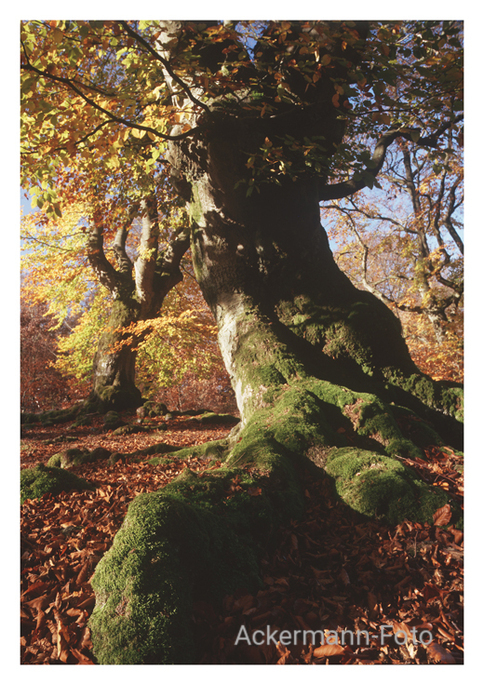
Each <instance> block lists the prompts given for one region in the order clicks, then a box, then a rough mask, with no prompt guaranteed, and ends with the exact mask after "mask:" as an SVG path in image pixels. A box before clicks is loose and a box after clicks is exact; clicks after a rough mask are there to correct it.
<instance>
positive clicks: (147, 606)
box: [24, 378, 459, 664]
mask: <svg viewBox="0 0 484 685" xmlns="http://www.w3.org/2000/svg"><path fill="white" fill-rule="evenodd" d="M271 400H272V402H273V406H267V407H266V408H263V409H261V410H259V411H258V412H256V413H254V414H253V416H252V418H251V419H249V421H248V422H247V424H246V425H245V426H244V427H243V428H242V427H241V426H240V425H239V426H235V428H234V429H232V430H231V431H230V432H229V430H230V427H227V428H225V432H224V437H223V438H222V439H216V440H212V441H210V440H209V441H207V442H203V441H201V444H199V445H195V446H193V445H192V446H190V447H187V448H183V447H182V445H180V444H179V445H177V446H176V447H175V446H174V445H170V444H169V443H168V442H163V443H159V442H157V440H156V435H157V431H156V428H155V425H154V426H153V429H154V430H153V433H152V435H151V444H148V445H146V440H147V438H148V435H146V434H144V433H143V434H141V435H140V436H136V438H137V439H140V440H144V441H145V446H144V447H143V448H141V446H138V449H137V450H136V451H135V452H133V451H131V453H130V454H127V453H124V454H123V453H122V452H121V450H119V451H118V452H115V451H114V450H113V449H112V448H106V447H104V449H105V452H103V453H102V454H100V453H98V455H97V456H98V457H101V461H103V463H106V464H108V468H116V465H117V464H119V463H127V461H128V460H133V459H134V460H136V461H138V462H139V460H140V459H143V457H144V458H145V459H144V462H143V463H144V464H145V466H146V467H147V468H153V469H156V468H159V469H167V468H168V469H170V467H171V464H173V463H174V461H178V462H179V461H180V460H183V459H191V458H193V457H194V456H195V457H196V458H197V459H198V460H201V461H202V462H203V463H205V464H206V465H207V466H206V468H205V469H204V473H203V475H198V474H197V473H196V472H194V471H193V470H191V469H186V470H185V471H184V472H183V473H182V474H181V475H180V476H179V477H178V478H176V479H175V480H174V481H172V482H171V483H170V484H169V485H166V486H165V487H163V488H162V489H161V490H158V491H155V492H150V493H145V494H142V495H139V496H138V497H136V498H135V499H134V500H133V502H132V503H131V505H130V506H129V508H128V510H127V515H126V517H125V520H124V522H123V525H122V526H121V528H120V530H119V531H118V533H117V535H116V536H115V539H114V544H113V545H112V547H111V549H110V550H109V551H108V552H107V553H106V554H105V555H104V557H103V559H102V560H101V561H100V563H99V564H98V565H97V568H96V572H95V574H94V576H93V578H92V586H93V588H94V590H95V592H96V606H95V608H94V611H93V612H92V615H91V617H90V620H89V628H90V631H91V636H92V641H93V650H94V654H95V658H96V660H97V661H98V662H99V663H103V664H134V663H145V664H148V663H190V662H193V661H196V660H197V658H199V655H198V652H197V644H196V642H195V636H194V631H193V625H192V622H191V618H190V617H191V612H192V604H193V602H194V600H195V598H197V599H198V600H202V601H205V602H208V603H210V604H211V605H213V606H214V607H220V606H221V602H222V601H223V598H224V596H227V595H230V594H232V593H234V592H236V591H237V589H238V588H241V587H244V588H246V589H248V591H250V592H251V593H256V592H257V591H258V589H260V587H261V582H262V577H261V572H260V559H261V557H262V555H263V552H264V550H267V549H268V548H270V545H271V541H272V539H273V536H274V535H275V532H276V531H277V530H278V529H279V528H280V527H281V525H285V524H287V523H288V522H289V521H290V520H297V519H298V518H300V517H301V516H302V515H303V512H304V494H303V493H304V488H303V485H302V479H303V477H305V474H307V473H308V472H309V473H312V477H313V478H315V479H316V480H317V479H318V478H321V476H322V475H323V474H325V475H324V477H325V478H326V479H328V478H329V480H328V483H331V484H332V488H333V492H334V494H335V496H337V497H338V498H339V499H340V501H341V502H342V503H344V505H345V506H347V507H348V508H349V509H350V510H352V511H353V512H354V513H355V515H357V516H360V517H362V520H365V519H366V520H374V519H375V518H376V519H377V520H381V521H382V522H384V523H386V524H388V525H394V524H397V523H398V522H400V521H402V520H405V519H409V520H412V521H415V522H419V523H420V524H424V525H429V524H431V523H432V521H433V517H434V515H435V512H436V511H437V510H440V509H442V508H443V507H444V508H445V506H447V505H448V504H449V503H451V504H452V508H451V509H452V510H449V511H450V516H451V518H450V519H449V521H451V522H452V523H453V524H456V523H457V524H458V517H459V511H458V507H457V506H456V505H455V502H454V501H453V500H452V498H451V497H450V496H449V493H448V492H446V491H445V490H443V489H439V488H437V487H435V486H434V485H429V484H427V483H424V481H423V480H421V479H420V478H419V477H418V475H417V473H416V472H415V470H414V469H413V468H411V465H412V464H420V463H425V460H426V459H427V454H428V449H427V448H428V445H429V444H434V442H433V441H432V438H434V437H435V432H434V431H433V429H432V427H431V426H430V425H426V424H425V422H422V421H419V420H418V417H416V416H415V415H414V414H413V413H412V412H410V411H409V410H406V409H403V408H401V407H397V406H396V405H386V404H384V403H383V402H381V400H379V399H378V398H377V397H376V396H374V395H371V394H368V393H356V392H354V391H350V390H348V389H346V388H344V387H339V386H334V385H331V384H329V383H326V382H323V381H315V380H314V379H307V378H306V379H304V378H303V379H301V380H299V381H294V382H292V383H289V384H285V385H284V386H282V387H281V388H280V389H279V390H278V391H275V392H273V393H272V397H271ZM190 422H191V424H192V426H197V425H198V426H200V425H201V424H200V421H199V419H197V418H196V417H195V418H190V417H183V419H181V420H180V419H178V425H181V424H182V423H184V424H188V423H190ZM128 423H129V422H128ZM31 425H35V424H31ZM73 430H74V429H73ZM76 430H86V431H87V430H92V428H91V429H89V428H88V427H87V426H86V427H82V426H81V427H77V428H76ZM102 430H104V431H106V430H108V428H107V425H106V423H104V425H103V426H102ZM109 434H110V435H112V438H113V439H114V438H115V437H116V439H118V440H126V439H128V436H126V435H125V436H115V435H114V431H112V430H110V431H109ZM158 437H159V436H158ZM167 437H169V431H168V433H167ZM131 439H134V436H133V438H131ZM429 441H430V442H429ZM57 449H58V448H57ZM101 449H103V448H101ZM94 453H95V450H93V449H86V448H85V447H84V448H81V447H80V446H71V447H70V448H69V449H67V450H64V451H63V452H62V451H61V452H58V451H57V453H55V454H54V455H53V457H51V463H54V462H55V463H56V464H57V463H58V466H61V465H62V464H64V466H66V467H68V468H70V469H72V470H74V471H76V469H79V468H81V469H82V468H84V467H91V468H92V467H94V466H95V464H96V463H98V462H97V460H96V459H94V458H93V456H92V455H93V454H94ZM108 454H110V458H109V460H108V461H106V457H107V456H108ZM63 459H64V462H63V461H62V460H63ZM45 468H46V467H42V468H41V470H43V469H45ZM49 468H50V467H49ZM50 471H51V472H54V473H57V472H60V473H61V474H62V475H63V476H66V477H67V478H69V477H70V476H71V475H73V474H72V473H70V472H69V471H67V470H66V469H65V468H55V467H52V468H50ZM24 478H25V476H24ZM62 489H63V490H65V489H66V485H65V483H64V484H63V487H62Z"/></svg>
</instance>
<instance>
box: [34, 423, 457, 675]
mask: <svg viewBox="0 0 484 685" xmlns="http://www.w3.org/2000/svg"><path fill="white" fill-rule="evenodd" d="M229 430H230V429H228V428H227V427H226V426H223V427H222V426H210V427H200V426H199V425H198V424H197V423H196V422H190V421H186V420H184V421H181V420H179V419H178V418H177V419H173V420H170V421H169V422H168V430H167V431H164V432H163V441H167V442H169V443H170V444H173V445H178V446H188V445H196V444H201V443H203V442H207V441H209V440H216V439H220V438H223V437H225V436H226V435H227V433H228V432H229ZM65 431H66V429H65V427H64V428H63V427H58V426H50V427H44V428H42V427H36V428H35V429H32V430H29V431H26V434H25V435H24V439H23V450H22V455H23V458H22V466H32V465H34V464H36V463H39V462H44V463H45V462H46V461H47V460H48V459H49V458H50V456H52V454H55V453H56V452H58V451H60V450H61V449H63V448H64V449H65V446H64V445H63V444H61V445H59V443H61V441H62V436H63V435H64V434H65ZM71 437H74V438H76V440H75V441H72V440H71V441H70V442H69V444H68V445H67V446H79V447H84V448H88V449H93V448H94V447H98V446H103V447H106V448H107V449H109V450H111V451H123V452H124V453H134V452H136V451H137V450H140V449H144V448H146V447H149V446H150V445H152V444H156V443H157V442H159V441H160V435H159V434H151V433H150V434H134V435H127V436H114V435H112V434H111V433H110V432H107V433H106V432H103V431H102V428H101V426H100V423H98V424H97V428H96V424H95V426H94V430H93V428H92V427H91V428H87V427H79V428H77V429H76V431H75V435H73V436H71ZM427 456H428V457H429V462H423V461H422V462H419V463H417V462H414V463H412V464H411V466H412V467H413V468H414V469H415V470H416V471H418V472H419V474H420V475H421V476H422V477H423V478H424V479H425V480H426V481H427V482H430V483H434V484H438V485H442V483H446V484H447V490H448V492H449V494H450V495H451V496H452V497H453V498H454V500H455V501H456V502H458V503H460V504H462V493H463V476H462V474H461V473H459V472H458V471H456V470H455V464H456V459H457V458H456V455H454V454H453V453H452V452H450V451H448V450H446V451H444V450H442V451H440V450H439V449H438V448H432V450H431V451H430V452H429V453H428V454H427ZM409 465H410V464H409ZM207 466H208V464H207V462H206V461H204V460H201V459H199V458H195V457H191V458H188V459H183V460H182V459H176V457H175V458H172V457H170V461H167V463H166V464H165V463H163V464H158V465H157V466H153V465H150V464H148V463H146V462H138V463H136V462H129V461H128V462H127V463H123V462H117V463H116V464H115V465H112V466H110V465H107V462H97V463H94V464H84V465H82V466H79V467H75V468H73V469H72V470H73V471H74V472H75V473H77V475H80V476H82V477H84V478H87V479H88V480H91V481H92V482H94V484H95V485H96V490H95V491H92V492H91V491H83V492H70V493H61V494H60V495H56V496H53V495H51V494H47V495H44V496H43V497H42V498H40V499H38V500H27V501H26V502H25V503H24V505H23V506H22V513H21V552H22V556H21V663H23V664H86V665H87V664H94V663H96V662H95V658H94V656H93V653H92V643H91V638H90V633H89V627H88V619H89V616H90V614H91V612H92V610H93V608H94V604H95V597H94V592H93V590H92V588H91V585H90V583H89V581H90V579H91V577H92V574H93V572H94V569H95V567H96V565H97V563H98V562H99V560H100V559H101V558H102V556H103V555H104V553H105V552H106V551H107V550H108V549H109V547H110V546H111V544H112V541H113V538H114V535H115V534H116V532H117V531H118V529H119V528H120V526H121V524H122V521H123V519H124V517H125V515H126V511H127V507H128V505H129V503H130V502H131V501H132V499H133V498H134V497H136V495H138V494H140V493H142V492H149V491H153V490H157V489H159V488H161V487H163V486H164V485H166V484H167V483H168V482H170V481H171V480H172V479H173V478H175V477H176V476H177V475H179V474H180V473H181V471H182V470H183V469H184V468H190V469H191V470H192V471H198V472H200V471H203V470H205V469H206V468H207ZM436 467H437V468H436ZM234 486H235V487H236V484H234ZM305 487H306V489H305V498H306V504H307V509H306V513H305V516H304V518H303V519H302V520H300V521H291V522H290V524H289V525H288V526H286V527H284V528H283V529H281V530H279V531H278V532H277V534H276V535H275V536H274V539H273V541H272V544H271V546H270V550H269V551H268V552H267V553H266V555H265V557H264V558H263V559H262V560H261V576H262V580H263V584H262V587H261V588H260V589H259V590H258V592H256V593H254V592H252V593H251V592H249V591H248V590H247V589H246V588H239V589H238V590H237V592H236V593H234V595H233V596H227V597H225V598H224V600H223V602H222V605H221V606H219V607H215V606H212V605H210V604H208V603H207V602H206V601H204V600H203V599H197V598H195V602H194V606H193V629H194V635H195V639H196V642H197V644H198V645H199V647H200V656H199V663H203V664H244V663H245V664H431V663H440V664H459V663H463V650H464V646H463V533H462V531H461V530H459V529H456V528H454V527H453V526H451V525H449V520H450V518H449V514H450V510H449V508H448V507H442V508H441V509H440V510H439V511H437V512H435V514H434V523H433V525H429V524H420V523H411V522H408V521H404V522H403V523H400V524H398V525H397V526H391V527H389V526H387V525H384V524H383V523H381V522H378V521H366V520H365V521H364V520H362V519H361V518H359V517H358V516H357V515H356V514H355V513H354V512H352V511H351V510H350V509H349V508H348V507H346V506H345V505H343V504H342V503H340V502H338V501H337V500H336V498H335V497H334V494H333V491H332V489H331V485H330V483H329V481H328V480H321V481H314V480H313V479H311V478H309V477H308V478H307V481H306V483H305ZM252 494H253V495H254V496H257V494H258V493H257V492H256V491H255V489H254V493H252ZM255 631H259V632H258V633H255ZM282 631H286V632H285V633H283V632H282ZM305 631H306V632H305ZM255 635H257V638H258V639H253V638H254V637H255ZM241 636H242V637H241ZM288 636H294V639H290V640H289V642H288ZM308 636H309V638H317V639H313V642H314V644H313V643H312V642H311V640H310V639H304V640H303V639H302V637H305V638H308ZM238 637H239V639H237V638H238ZM280 638H282V639H280ZM236 643H237V644H236Z"/></svg>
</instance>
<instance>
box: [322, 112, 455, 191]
mask: <svg viewBox="0 0 484 685" xmlns="http://www.w3.org/2000/svg"><path fill="white" fill-rule="evenodd" d="M463 117H464V115H463V114H462V115H458V116H457V117H456V118H455V119H454V120H453V121H446V122H445V123H444V124H442V126H440V127H439V128H438V129H437V130H436V131H434V132H433V133H432V134H431V135H429V136H426V137H424V138H418V139H417V140H416V141H414V138H415V137H416V135H415V134H416V132H417V133H419V129H409V128H403V129H393V130H390V131H387V133H384V134H383V135H382V137H381V138H380V140H379V141H378V142H377V144H376V146H375V149H374V151H373V156H372V158H371V164H370V165H367V167H366V169H365V172H366V173H368V174H371V175H372V176H373V178H376V177H377V176H378V174H379V173H380V171H381V169H382V167H383V163H384V161H385V155H386V151H387V149H388V148H389V147H390V145H391V144H392V143H393V142H394V141H395V140H396V139H397V138H404V139H405V140H408V141H414V142H416V144H417V145H421V146H422V147H437V145H438V139H439V137H440V136H441V135H442V134H443V133H445V131H447V129H449V128H450V127H451V126H452V125H453V124H455V123H457V122H459V121H461V120H462V119H463ZM366 187H367V183H366V182H365V180H364V178H359V179H358V180H355V176H353V177H352V178H350V179H349V180H348V181H344V182H342V183H334V184H333V185H322V187H321V188H320V191H319V201H320V202H324V201H325V200H341V199H342V198H343V197H348V195H353V194H354V193H357V192H358V191H359V190H363V188H366Z"/></svg>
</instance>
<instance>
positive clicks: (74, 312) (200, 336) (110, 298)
mask: <svg viewBox="0 0 484 685" xmlns="http://www.w3.org/2000/svg"><path fill="white" fill-rule="evenodd" d="M165 208H166V205H165ZM87 215H88V212H86V209H85V206H84V205H82V204H79V203H78V204H77V205H76V204H72V205H70V206H69V207H66V209H65V211H64V214H63V216H62V218H59V217H57V216H54V217H51V218H47V217H46V216H45V214H44V213H43V212H42V211H40V212H35V213H30V214H27V215H26V216H24V217H23V219H22V240H23V247H24V251H23V256H22V270H23V295H24V299H26V300H28V301H29V302H30V303H36V305H35V306H40V307H42V308H43V310H45V311H46V314H47V315H48V317H49V323H47V321H46V323H45V326H48V327H49V329H50V330H52V334H50V333H49V335H53V336H54V338H53V339H55V341H56V344H55V345H54V348H55V349H54V353H53V355H54V362H53V364H54V367H55V368H56V370H57V371H58V372H60V374H62V376H63V378H64V383H72V382H74V383H75V384H76V385H77V386H79V388H80V387H83V388H84V393H85V394H86V388H90V387H92V384H93V362H95V368H94V372H95V373H96V372H97V370H98V368H99V367H101V368H103V367H104V368H105V367H106V366H107V365H108V364H109V365H110V366H111V368H114V369H116V368H118V373H121V370H122V369H123V366H122V364H123V360H124V363H126V360H128V359H129V360H131V365H132V367H134V365H135V362H136V366H137V377H136V385H135V382H134V376H133V377H132V378H131V379H130V382H131V387H135V388H136V391H135V392H136V397H137V398H140V397H141V394H140V391H141V392H142V393H143V397H145V398H147V399H148V398H151V397H152V396H153V395H154V394H156V392H157V388H159V387H160V386H161V387H165V388H167V387H171V386H173V385H174V384H176V383H177V382H180V381H181V380H182V378H183V377H184V376H185V375H186V374H187V373H190V372H191V373H195V374H196V375H197V376H198V377H200V378H207V377H209V376H210V375H211V374H212V373H216V369H218V367H219V366H220V361H221V360H220V354H219V352H218V349H216V348H215V345H216V336H215V332H214V322H213V318H212V316H211V313H210V312H209V310H208V308H207V307H206V304H205V302H204V301H203V298H201V296H200V294H199V291H198V288H197V289H195V287H194V285H195V286H196V282H195V280H194V278H193V275H192V274H191V273H190V272H191V265H190V263H189V262H187V263H186V264H183V263H181V265H180V268H181V270H182V271H183V272H184V273H185V276H186V278H185V279H184V281H183V282H182V283H181V284H179V286H178V287H176V288H173V289H171V290H170V292H169V293H168V296H167V299H166V300H164V301H163V315H162V316H154V315H153V316H148V315H149V314H150V311H149V310H148V312H147V311H146V310H145V311H141V312H140V311H137V310H135V311H134V313H133V315H132V316H131V317H129V316H128V317H126V320H125V321H124V325H123V324H122V322H121V325H120V323H119V322H118V321H117V320H116V318H115V314H116V312H119V307H120V305H119V300H120V297H116V292H115V290H114V289H109V290H108V289H107V288H105V287H104V286H103V285H102V284H101V283H102V279H98V278H96V272H95V270H94V268H93V265H92V263H91V262H94V264H95V263H96V262H95V260H93V259H91V260H90V248H89V243H88V239H87V238H88V237H89V236H90V234H91V232H90V229H89V227H88V226H86V224H85V222H83V217H85V216H87ZM164 223H165V224H166V223H167V222H164ZM178 223H179V224H180V225H182V221H181V220H179V221H178ZM173 227H174V220H173V219H172V220H171V221H170V228H171V229H173ZM143 228H146V226H145V227H143V225H142V224H141V223H140V222H139V221H137V220H136V219H135V220H134V221H133V223H132V224H131V226H130V227H129V229H130V230H129V233H128V231H125V232H124V236H123V239H124V241H125V255H126V257H125V259H126V266H127V270H128V273H129V274H131V272H132V270H133V269H132V261H134V263H135V264H136V265H137V267H138V269H137V272H136V275H137V277H138V278H137V281H138V284H139V283H141V279H140V273H141V270H140V268H139V265H140V258H139V254H140V252H141V250H142V236H143ZM169 237H170V234H169V231H168V229H167V227H166V225H165V226H163V225H162V227H161V232H160V238H159V243H160V246H161V248H162V249H163V247H165V248H166V246H167V244H168V242H169V241H167V240H166V239H167V238H169ZM115 238H116V240H117V241H118V242H119V240H120V238H119V235H116V236H115ZM116 240H113V243H114V248H115V249H116V248H117V244H116ZM157 249H158V246H157ZM161 251H162V250H161ZM102 254H103V255H104V252H103V253H102ZM107 254H108V256H109V259H110V261H109V264H110V265H112V263H113V262H114V263H116V262H115V259H113V250H110V251H109V252H108V253H107ZM163 254H164V255H165V258H166V253H163ZM128 255H129V256H128ZM104 259H105V260H106V262H107V261H108V258H107V257H106V256H105V255H104ZM159 262H160V263H163V262H162V261H161V257H160V259H159ZM143 266H144V263H143ZM113 269H114V265H113ZM182 271H180V277H179V280H181V273H182ZM101 275H102V274H101ZM122 303H123V300H121V304H122ZM66 326H67V327H68V330H66V331H65V332H64V335H62V336H57V337H56V335H55V331H56V330H57V331H58V330H59V329H61V328H66ZM94 352H95V354H94ZM138 359H139V362H138V361H137V360H138ZM132 372H133V374H134V369H132ZM113 377H114V378H115V374H113ZM58 378H61V376H58ZM108 380H109V379H108ZM103 381H104V383H102V382H103ZM121 381H122V382H124V386H125V389H126V387H127V381H128V378H127V377H126V376H125V377H124V378H121ZM39 382H41V381H40V379H39ZM94 383H95V388H96V389H97V392H98V395H100V394H101V392H102V385H104V386H105V388H107V391H109V392H112V390H113V387H114V383H110V382H106V380H105V379H104V377H103V376H102V375H100V374H98V375H97V376H96V375H95V376H94ZM111 386H113V387H111ZM116 387H117V388H118V401H119V399H120V393H119V387H120V384H119V382H118V383H117V384H116ZM105 392H106V390H105ZM87 394H88V393H87ZM93 394H94V393H91V400H93V399H94V398H93ZM137 401H138V402H139V399H138V400H137ZM98 406H99V399H98ZM104 408H109V405H107V403H104Z"/></svg>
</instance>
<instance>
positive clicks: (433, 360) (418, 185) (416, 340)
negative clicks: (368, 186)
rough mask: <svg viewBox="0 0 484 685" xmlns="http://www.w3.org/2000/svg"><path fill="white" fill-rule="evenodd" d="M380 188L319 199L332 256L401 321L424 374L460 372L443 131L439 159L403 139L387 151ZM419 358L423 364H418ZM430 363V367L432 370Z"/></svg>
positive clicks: (453, 167) (454, 197) (451, 193)
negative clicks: (335, 249)
mask: <svg viewBox="0 0 484 685" xmlns="http://www.w3.org/2000/svg"><path fill="white" fill-rule="evenodd" d="M385 166H386V168H384V169H383V170H382V172H381V173H380V175H379V184H380V186H381V188H382V190H381V192H380V193H377V194H375V193H374V192H373V193H359V194H358V195H357V196H356V197H350V198H347V199H345V200H341V201H333V202H331V203H328V204H327V205H325V206H324V207H323V221H324V220H326V221H330V220H333V221H334V224H333V225H331V226H330V230H329V235H330V238H332V239H333V240H334V241H336V243H337V244H338V255H337V262H338V265H339V266H340V268H342V269H343V270H344V271H345V273H347V274H348V275H349V276H350V278H351V279H352V280H353V282H355V284H356V285H357V286H358V287H359V288H364V289H366V290H368V291H369V292H372V293H373V294H374V295H375V296H376V297H378V298H379V299H381V300H382V301H383V302H385V303H386V304H387V305H389V306H390V307H391V308H392V309H393V310H394V311H396V312H397V313H398V314H399V315H400V317H401V319H402V322H403V325H404V330H405V338H406V340H407V343H408V344H409V345H410V350H411V352H412V357H413V358H414V359H417V360H418V363H419V365H421V368H423V370H426V371H427V372H428V373H430V374H431V375H433V376H435V375H437V376H440V377H444V378H445V377H447V378H448V379H449V380H461V379H462V362H463V340H462V333H463V331H462V328H463V325H462V324H463V311H462V298H463V252H464V246H463V242H462V238H461V235H460V231H461V229H462V217H461V215H460V209H461V206H462V202H463V187H462V186H463V164H462V159H461V155H460V150H459V147H458V143H456V141H454V140H452V135H451V132H450V133H449V135H448V141H447V149H446V157H445V159H444V160H443V164H442V165H441V164H438V163H436V162H435V160H434V159H432V152H430V154H429V152H428V151H426V150H421V149H420V148H418V146H416V145H415V144H414V143H410V144H409V143H408V142H407V141H403V143H401V144H400V145H399V146H398V147H397V148H396V150H395V151H392V154H390V155H387V162H386V165H385ZM422 365H423V366H422ZM432 371H433V373H432Z"/></svg>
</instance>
